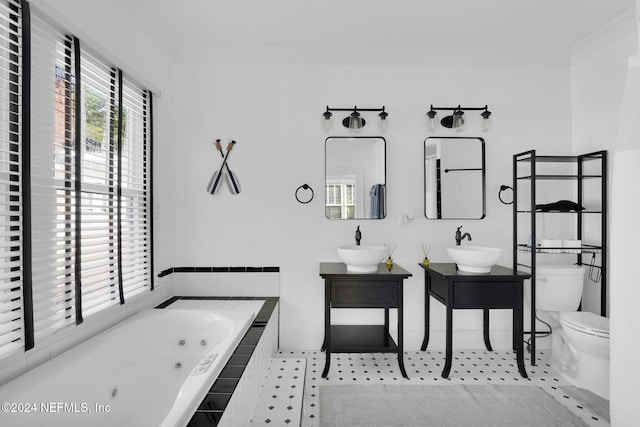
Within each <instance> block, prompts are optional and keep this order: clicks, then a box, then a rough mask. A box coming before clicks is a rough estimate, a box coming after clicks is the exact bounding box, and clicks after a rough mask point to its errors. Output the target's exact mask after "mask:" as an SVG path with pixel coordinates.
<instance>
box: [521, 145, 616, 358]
mask: <svg viewBox="0 0 640 427" xmlns="http://www.w3.org/2000/svg"><path fill="white" fill-rule="evenodd" d="M553 163H558V164H560V165H559V168H561V169H562V168H563V167H564V166H563V165H562V164H566V165H569V166H571V167H570V169H573V170H571V171H569V172H568V173H564V171H563V172H561V173H556V172H555V171H554V172H553V173H547V172H543V173H540V172H539V171H538V170H539V168H538V166H542V165H543V164H553ZM594 163H595V164H594ZM588 164H590V165H591V166H592V167H591V168H595V169H596V172H595V173H594V172H593V171H589V172H587V171H585V169H586V166H587V165H588ZM547 166H548V165H547ZM587 180H596V183H597V182H598V181H599V185H597V187H598V188H599V194H597V195H595V196H596V198H597V199H599V200H598V201H599V203H600V208H599V209H585V210H582V211H580V210H578V211H550V212H549V211H545V212H542V211H541V210H537V209H536V201H537V199H536V192H537V186H538V184H539V183H540V182H541V181H569V182H575V186H572V188H573V190H574V191H575V194H571V195H567V199H569V198H573V197H576V198H577V200H576V203H577V204H578V205H580V206H583V202H584V200H585V188H584V187H585V182H586V181H587ZM525 186H528V190H529V192H530V197H529V199H530V200H529V201H528V202H526V203H523V202H522V201H519V200H518V189H519V187H520V189H522V190H524V189H525V188H527V187H525ZM542 213H544V214H554V215H575V216H576V237H577V239H578V240H581V241H582V246H581V247H579V248H571V249H573V252H575V256H576V262H575V264H576V265H588V266H589V268H591V269H593V268H597V269H599V273H600V274H599V276H600V314H601V315H602V316H605V315H606V305H607V243H606V242H607V152H606V151H597V152H593V153H588V154H583V155H578V156H539V155H537V154H536V151H535V150H530V151H525V152H523V153H519V154H515V155H514V156H513V269H514V270H517V268H518V267H527V268H529V269H530V271H531V330H530V331H526V332H525V334H530V335H531V344H530V348H531V364H532V365H535V364H536V363H535V353H536V263H537V258H538V256H539V254H552V253H556V252H558V253H559V252H561V251H566V249H567V248H553V247H544V248H541V247H538V246H537V245H536V241H537V240H536V238H537V229H536V228H537V227H536V219H537V217H538V215H540V214H542ZM591 215H597V216H600V233H599V234H600V235H599V239H597V240H599V241H594V242H589V243H585V242H584V240H583V236H584V234H585V233H584V231H585V230H584V220H585V218H587V216H591ZM519 221H528V223H529V227H527V228H528V231H529V232H530V235H529V236H530V241H529V242H523V241H522V235H520V236H519V235H518V224H519ZM564 253H567V252H564ZM586 254H591V258H592V259H591V260H590V261H592V260H593V258H595V257H596V256H597V257H598V258H599V263H598V264H597V265H594V264H591V263H585V262H583V256H584V255H586Z"/></svg>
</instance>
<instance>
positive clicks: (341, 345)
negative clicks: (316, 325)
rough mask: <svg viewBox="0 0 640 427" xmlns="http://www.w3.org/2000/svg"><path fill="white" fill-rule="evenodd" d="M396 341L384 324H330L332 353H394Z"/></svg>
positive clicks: (396, 349) (396, 347)
mask: <svg viewBox="0 0 640 427" xmlns="http://www.w3.org/2000/svg"><path fill="white" fill-rule="evenodd" d="M397 351H398V346H397V345H396V342H395V341H394V340H393V338H391V335H389V334H387V332H386V331H385V328H384V325H331V352H333V353H382V352H388V353H394V352H397Z"/></svg>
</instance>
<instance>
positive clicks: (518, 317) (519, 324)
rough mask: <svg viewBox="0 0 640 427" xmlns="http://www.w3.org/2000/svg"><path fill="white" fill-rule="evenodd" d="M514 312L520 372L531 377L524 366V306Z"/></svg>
mask: <svg viewBox="0 0 640 427" xmlns="http://www.w3.org/2000/svg"><path fill="white" fill-rule="evenodd" d="M513 313H514V319H513V320H514V323H513V329H514V330H516V331H517V333H516V334H517V336H518V339H517V342H516V360H517V361H518V371H519V372H520V375H522V378H529V377H528V376H527V371H526V370H525V367H524V342H523V340H524V336H523V335H524V333H523V329H524V326H523V323H524V320H523V319H522V307H520V309H514V310H513Z"/></svg>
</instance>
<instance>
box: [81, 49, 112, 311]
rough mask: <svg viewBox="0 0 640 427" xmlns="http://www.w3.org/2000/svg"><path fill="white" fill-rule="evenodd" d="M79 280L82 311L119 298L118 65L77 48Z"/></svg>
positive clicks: (106, 305)
mask: <svg viewBox="0 0 640 427" xmlns="http://www.w3.org/2000/svg"><path fill="white" fill-rule="evenodd" d="M80 63H81V71H80V81H81V90H80V96H81V111H80V123H81V129H82V132H81V142H80V144H79V145H80V156H81V161H80V165H81V166H80V188H81V189H82V190H81V202H80V224H81V226H80V229H81V231H80V234H81V238H80V260H81V265H82V268H81V272H80V282H81V289H82V312H83V314H85V315H91V314H93V313H96V312H98V311H100V310H102V309H105V308H107V307H109V306H111V305H117V304H120V302H121V301H120V295H119V290H118V268H119V267H118V262H119V260H118V241H117V233H118V230H117V225H118V224H117V221H118V220H117V191H118V188H117V187H118V154H117V138H118V125H117V123H118V111H117V109H118V93H119V88H118V85H119V82H118V78H117V70H115V69H112V68H111V67H109V66H107V65H106V64H104V63H103V62H102V61H100V60H99V59H98V58H97V57H95V56H94V55H92V54H89V53H87V52H86V49H83V50H82V51H81V54H80Z"/></svg>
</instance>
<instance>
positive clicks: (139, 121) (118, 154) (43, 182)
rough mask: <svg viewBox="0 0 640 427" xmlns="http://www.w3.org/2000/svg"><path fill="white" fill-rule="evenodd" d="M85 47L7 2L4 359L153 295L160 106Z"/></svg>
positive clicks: (0, 20)
mask: <svg viewBox="0 0 640 427" xmlns="http://www.w3.org/2000/svg"><path fill="white" fill-rule="evenodd" d="M21 4H24V5H25V9H24V10H21V9H20V5H21ZM23 13H24V17H25V24H24V28H22V14H23ZM26 17H29V19H28V20H27V19H26ZM80 47H81V45H80V41H79V40H78V39H77V38H75V37H73V36H69V35H67V34H65V33H64V32H63V31H61V30H60V29H59V28H58V27H56V26H55V25H54V24H51V23H49V22H48V21H47V20H46V19H45V18H43V17H39V16H37V15H32V14H30V13H29V11H28V3H27V2H24V1H22V2H18V1H16V0H0V202H1V204H0V263H1V264H0V358H2V357H5V356H7V355H10V354H13V353H15V352H18V351H23V350H28V349H30V348H33V346H34V343H37V342H40V341H41V340H43V339H45V338H47V337H51V336H52V334H53V333H55V332H56V331H58V330H60V329H62V328H65V327H69V326H72V325H74V324H78V323H81V322H82V321H83V317H84V316H90V315H92V314H94V313H97V312H99V311H101V310H104V309H106V308H108V307H111V306H115V305H119V304H124V303H125V302H126V300H127V299H128V298H131V297H133V296H135V295H138V294H142V293H144V292H148V291H150V290H152V289H153V273H152V242H151V235H152V218H151V212H152V208H151V187H152V185H151V166H150V158H151V155H150V150H151V94H150V93H149V92H148V91H146V90H144V89H143V88H141V87H140V86H138V85H137V84H136V83H135V82H133V81H131V80H129V79H128V78H127V77H126V76H124V73H123V72H122V71H121V70H119V69H117V68H115V67H113V66H110V65H108V64H107V63H105V62H104V61H102V60H101V59H100V57H99V56H98V55H95V54H93V53H91V52H90V51H89V50H88V49H85V48H84V46H83V49H80ZM23 58H25V60H23ZM25 83H28V84H25Z"/></svg>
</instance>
